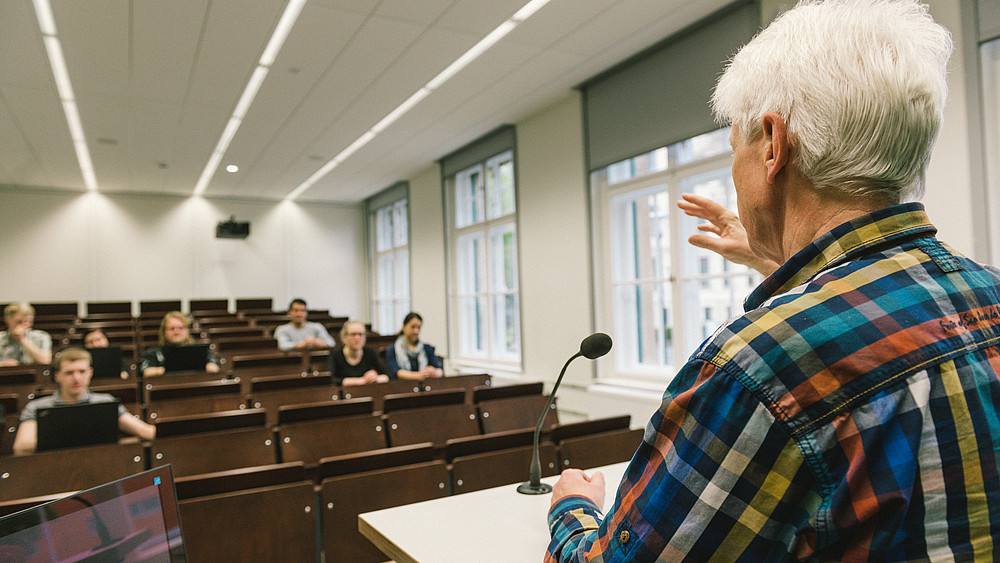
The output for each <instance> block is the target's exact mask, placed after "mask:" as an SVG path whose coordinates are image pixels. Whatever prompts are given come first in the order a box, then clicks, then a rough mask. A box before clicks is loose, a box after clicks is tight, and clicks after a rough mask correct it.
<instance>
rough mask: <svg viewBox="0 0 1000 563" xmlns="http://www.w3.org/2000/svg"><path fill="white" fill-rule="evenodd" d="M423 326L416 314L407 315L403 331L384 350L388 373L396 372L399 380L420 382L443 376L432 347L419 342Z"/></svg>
mask: <svg viewBox="0 0 1000 563" xmlns="http://www.w3.org/2000/svg"><path fill="white" fill-rule="evenodd" d="M423 324H424V319H423V318H422V317H421V316H420V315H419V314H418V313H413V312H410V313H408V314H407V315H406V316H405V317H404V318H403V329H402V330H400V331H399V336H398V337H397V338H396V342H395V344H393V345H392V346H390V347H389V348H386V349H385V362H386V364H388V366H389V371H394V372H396V377H398V378H400V379H417V380H421V381H422V380H424V379H427V378H428V377H441V376H442V375H444V371H443V370H442V369H441V362H440V361H438V358H437V355H435V354H434V347H433V346H431V345H430V344H424V343H423V342H421V341H420V328H421V327H422V326H423Z"/></svg>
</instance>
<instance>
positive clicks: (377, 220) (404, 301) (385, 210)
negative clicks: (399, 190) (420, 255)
mask: <svg viewBox="0 0 1000 563" xmlns="http://www.w3.org/2000/svg"><path fill="white" fill-rule="evenodd" d="M371 217H372V220H371V221H370V223H369V224H370V225H371V229H372V233H371V237H372V240H373V241H374V245H373V247H374V257H373V260H372V264H373V269H374V271H373V272H372V282H373V283H372V285H373V288H372V329H373V330H374V331H375V332H379V333H381V334H392V333H394V332H396V331H397V330H398V329H399V324H400V323H401V322H403V317H404V316H406V314H407V313H408V312H409V310H410V247H409V243H410V241H409V226H408V219H407V218H408V214H407V200H406V198H403V199H398V200H396V201H394V202H392V203H389V204H387V205H383V206H381V207H378V208H376V209H375V210H374V212H372V213H371Z"/></svg>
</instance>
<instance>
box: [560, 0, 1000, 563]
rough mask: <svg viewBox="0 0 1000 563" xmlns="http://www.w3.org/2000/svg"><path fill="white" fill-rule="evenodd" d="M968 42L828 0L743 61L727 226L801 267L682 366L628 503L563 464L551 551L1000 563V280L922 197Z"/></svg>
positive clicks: (781, 276) (720, 109)
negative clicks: (953, 70) (958, 52)
mask: <svg viewBox="0 0 1000 563" xmlns="http://www.w3.org/2000/svg"><path fill="white" fill-rule="evenodd" d="M951 51H952V42H951V37H950V36H949V34H948V32H947V30H945V29H944V28H943V27H941V26H939V25H938V24H936V23H935V22H934V21H933V20H932V19H931V17H930V16H929V15H928V13H927V8H926V6H923V5H921V4H919V3H917V2H916V1H915V0H828V1H826V2H816V1H806V2H801V3H800V4H799V5H797V6H796V7H795V8H794V9H792V10H790V11H788V12H786V13H785V14H783V15H782V16H780V17H779V18H777V19H776V20H775V21H774V22H772V23H771V24H770V25H769V26H768V27H767V28H766V29H764V30H763V31H762V32H760V33H759V34H758V35H757V36H756V37H755V38H754V39H753V40H751V41H750V43H748V44H747V45H746V46H744V47H743V48H742V49H741V50H740V51H739V52H738V53H737V54H736V55H735V57H734V58H733V59H732V61H731V63H730V65H729V67H728V68H727V70H726V71H725V73H724V74H723V75H722V77H721V78H720V79H719V82H718V85H717V87H716V89H715V92H714V95H713V107H714V110H715V112H716V115H717V116H719V118H720V120H721V121H724V122H729V123H732V132H731V135H730V143H731V144H732V146H733V150H734V157H733V166H732V168H733V170H732V172H733V181H734V183H735V186H736V193H737V207H738V209H739V218H740V224H739V226H736V225H732V227H733V229H730V230H729V231H727V230H725V229H722V228H721V227H720V226H719V225H717V224H714V223H713V225H714V228H719V229H720V231H710V232H716V234H720V235H721V234H726V235H729V236H727V237H724V238H726V239H728V240H726V242H727V243H728V242H733V241H734V240H738V239H739V237H740V236H741V232H742V231H741V230H745V234H746V240H747V246H746V248H745V249H736V250H734V251H733V253H732V255H734V256H739V255H747V254H750V255H752V256H755V257H759V258H760V259H762V260H763V261H762V262H759V263H757V264H756V265H755V266H754V267H759V268H760V269H762V270H765V271H766V270H768V269H769V266H768V265H767V263H766V262H767V261H771V262H773V263H774V264H775V265H780V266H778V267H777V269H775V270H774V271H773V272H772V273H771V274H770V275H769V276H768V277H767V279H765V280H764V281H763V282H762V283H761V285H760V286H759V287H757V288H756V289H755V290H754V291H753V292H752V293H751V294H750V296H749V297H748V298H747V300H746V305H745V307H746V313H744V314H743V315H740V316H738V317H736V318H735V319H732V320H730V321H729V322H728V323H727V324H726V325H724V326H723V327H721V328H720V329H719V330H718V331H717V332H716V333H715V334H714V335H713V336H712V337H711V338H709V339H708V340H707V341H706V342H704V343H703V344H702V345H701V346H700V347H699V348H698V349H697V350H696V351H695V352H694V353H693V355H692V356H691V357H690V358H689V359H688V361H687V363H686V364H684V365H683V366H682V367H681V368H680V369H679V371H678V372H677V374H676V375H675V377H674V379H673V380H672V382H671V383H670V385H669V386H668V388H667V390H666V392H665V393H664V397H663V402H662V403H661V406H660V408H659V409H658V411H657V412H656V413H655V414H654V415H653V417H652V419H651V420H650V421H649V424H648V426H647V429H646V433H645V438H644V440H643V442H642V443H641V444H640V446H639V449H638V450H637V451H636V453H635V455H634V457H633V458H632V461H631V463H630V464H629V466H628V468H627V469H626V470H625V474H624V476H623V478H622V481H621V483H620V485H619V486H618V487H616V488H615V490H616V492H617V494H616V498H615V499H614V501H613V504H612V505H611V507H610V509H609V510H608V511H607V512H606V513H603V514H602V512H601V511H602V505H603V503H604V490H605V484H604V478H603V476H602V475H601V474H600V473H599V472H597V473H593V474H588V473H585V472H583V471H581V470H579V469H568V470H566V471H564V472H563V474H562V476H561V478H560V479H559V481H558V482H557V483H556V485H555V487H554V490H553V494H552V499H551V506H550V509H549V513H548V523H549V531H550V534H551V538H552V540H551V543H550V544H549V549H548V552H547V554H546V560H548V561H584V560H599V561H605V562H608V561H654V560H656V561H675V560H688V561H708V560H712V559H716V558H717V559H720V560H728V561H735V560H741V561H744V560H745V561H786V560H818V561H862V560H870V559H871V560H899V561H904V560H906V561H926V560H969V561H973V560H975V561H991V560H995V559H996V553H997V548H996V546H997V545H1000V526H997V525H996V523H997V522H1000V504H998V503H997V499H998V498H1000V455H998V452H1000V419H998V416H997V413H998V412H1000V377H998V375H997V370H998V366H1000V363H998V362H997V358H998V357H1000V349H998V345H997V342H998V338H997V334H1000V272H998V271H997V270H996V269H994V268H990V267H985V266H981V265H979V264H977V263H975V262H973V261H972V260H969V259H968V258H965V257H964V256H961V255H959V254H957V253H956V252H955V251H953V250H952V249H951V248H950V247H948V246H947V245H945V244H944V243H942V242H941V241H939V240H938V239H937V238H935V232H936V229H935V228H934V227H933V226H932V225H931V224H930V222H929V220H928V217H927V215H926V213H925V211H924V208H923V206H922V205H921V204H919V203H904V202H908V201H915V200H916V199H917V198H918V197H919V196H920V194H921V191H922V189H923V182H924V170H925V168H926V166H927V162H928V161H929V159H930V154H931V149H932V147H933V143H934V139H935V137H936V136H937V133H938V131H939V129H940V126H941V120H942V115H943V108H944V103H945V97H946V88H947V86H946V84H947V83H946V71H947V63H948V58H949V56H950V54H951ZM943 189H946V187H945V188H943ZM695 205H697V203H695ZM682 207H683V206H682ZM709 214H711V212H710V213H709ZM723 226H724V225H723ZM709 229H713V227H709ZM720 244H721V243H720ZM737 246H740V244H739V243H737ZM730 250H733V249H730Z"/></svg>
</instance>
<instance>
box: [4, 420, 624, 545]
mask: <svg viewBox="0 0 1000 563" xmlns="http://www.w3.org/2000/svg"><path fill="white" fill-rule="evenodd" d="M628 423H629V420H628V417H627V416H625V417H615V418H609V419H601V420H595V421H587V422H582V423H574V424H568V425H561V426H556V427H554V428H553V429H552V430H551V431H550V432H549V433H547V435H546V440H545V441H544V442H543V443H542V445H541V447H540V454H541V455H540V457H541V460H542V467H543V472H542V473H543V476H550V475H554V474H556V473H558V471H559V468H560V465H566V466H574V467H595V466H601V465H607V464H610V463H615V462H619V461H627V460H628V459H629V458H630V457H631V455H632V453H634V451H635V449H636V448H637V446H638V443H639V441H640V440H641V431H640V430H630V429H628ZM532 434H533V429H524V430H519V431H508V432H500V433H494V434H488V435H483V436H474V437H465V438H457V439H452V440H448V441H447V443H446V445H445V448H444V450H443V451H444V455H442V454H441V450H440V449H438V448H435V447H434V445H433V444H431V443H419V444H411V445H406V446H398V447H392V448H381V449H375V450H367V451H362V452H355V453H348V454H342V455H336V456H331V457H326V458H323V459H321V460H320V461H319V463H318V464H317V465H316V466H315V470H314V471H310V469H309V465H308V464H307V463H305V462H303V461H292V462H285V463H277V464H266V465H255V466H250V467H243V468H239V469H233V470H227V471H221V472H212V473H205V474H199V475H189V476H183V475H181V476H178V477H177V478H176V487H177V494H178V498H179V499H180V515H181V522H182V526H183V530H184V536H185V541H186V544H187V549H188V556H189V560H190V561H218V560H239V561H272V560H294V561H320V560H325V561H360V562H364V561H382V560H384V555H382V554H381V553H379V552H378V551H377V550H376V549H375V548H374V547H373V546H372V545H371V544H370V543H369V542H368V541H367V540H366V539H364V538H363V537H362V536H361V535H360V534H359V533H358V531H357V515H358V514H360V513H364V512H368V511H372V510H379V509H382V508H389V507H392V506H398V505H401V504H408V503H411V502H418V501H422V500H430V499H433V498H440V497H443V496H447V495H450V494H461V493H465V492H470V491H475V490H480V489H483V488H488V487H493V486H499V485H504V484H509V483H516V482H520V481H523V480H525V479H526V475H527V468H528V464H529V462H530V459H531V439H532ZM154 446H155V444H154ZM141 449H142V446H141V444H138V443H131V444H118V445H110V446H95V447H90V448H79V449H76V450H64V451H62V452H46V453H41V454H35V455H34V456H26V457H22V458H12V459H8V460H0V485H2V486H0V491H2V493H0V495H3V497H7V496H12V495H15V496H16V495H17V494H19V493H23V492H24V491H23V488H22V487H23V485H24V483H25V482H26V481H37V482H42V483H46V482H47V483H65V484H67V485H69V484H73V485H74V488H79V489H82V488H88V487H90V486H94V485H97V484H100V483H103V482H106V481H109V480H113V479H117V478H121V477H124V476H127V475H130V474H133V473H135V472H138V471H140V470H142V464H141V461H142V459H141V458H142V455H141V454H140V453H139V452H140V451H141ZM205 451H209V452H211V454H212V455H217V454H218V452H217V451H214V450H211V449H208V448H206V449H205V450H203V453H204V452H205ZM32 458H33V459H32ZM29 460H30V462H29ZM149 461H151V462H152V463H151V465H153V466H159V465H160V464H161V463H160V462H158V461H157V460H155V459H154V460H149ZM5 462H6V463H5ZM11 462H13V463H11ZM174 467H175V469H176V468H177V466H176V465H175V466H174ZM97 468H100V469H99V470H97ZM511 494H515V493H514V492H513V491H511ZM50 498H52V496H40V497H38V496H36V497H34V498H23V497H22V498H16V499H10V500H7V499H5V500H3V501H0V515H2V514H4V513H9V512H12V511H14V510H16V509H20V508H24V507H26V506H30V505H33V504H36V503H38V502H42V501H45V500H48V499H50ZM484 510H488V507H484ZM415 525H418V524H415ZM317 529H319V530H320V534H319V537H317V535H316V534H317Z"/></svg>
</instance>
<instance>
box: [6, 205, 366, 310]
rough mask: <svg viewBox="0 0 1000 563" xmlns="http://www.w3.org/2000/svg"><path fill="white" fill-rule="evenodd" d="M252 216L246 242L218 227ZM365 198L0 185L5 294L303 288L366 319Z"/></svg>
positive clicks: (134, 294)
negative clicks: (213, 196) (350, 201)
mask: <svg viewBox="0 0 1000 563" xmlns="http://www.w3.org/2000/svg"><path fill="white" fill-rule="evenodd" d="M231 215H235V216H236V219H237V220H238V221H249V222H250V236H249V237H248V238H247V239H243V240H233V239H216V238H215V225H216V224H217V223H218V222H219V221H220V220H225V219H228V218H229V217H230V216H231ZM364 233H365V228H364V215H363V211H362V208H361V206H359V205H349V206H344V205H329V204H315V203H301V204H300V203H279V202H261V201H256V202H255V201H241V200H207V199H202V198H179V197H149V196H141V195H121V194H111V195H105V194H97V193H78V192H57V191H52V192H28V191H20V190H17V189H12V188H6V189H3V190H0V256H3V257H4V263H5V264H10V265H16V266H14V267H4V268H0V288H2V295H0V300H10V301H14V300H18V301H21V300H24V301H33V302H46V301H77V302H80V303H85V302H87V301H133V302H138V301H140V300H156V299H182V300H185V301H186V300H189V299H213V298H223V297H230V298H236V297H271V298H273V299H274V300H275V301H274V304H275V307H276V308H277V309H284V307H285V306H286V304H287V302H288V300H290V299H291V298H292V297H296V296H301V297H304V298H305V299H306V300H308V301H309V304H310V307H313V308H317V309H330V311H331V313H333V314H338V315H349V316H352V317H358V318H365V316H366V315H367V286H368V281H367V266H366V258H365V244H366V243H365V240H366V239H365V234H364Z"/></svg>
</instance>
